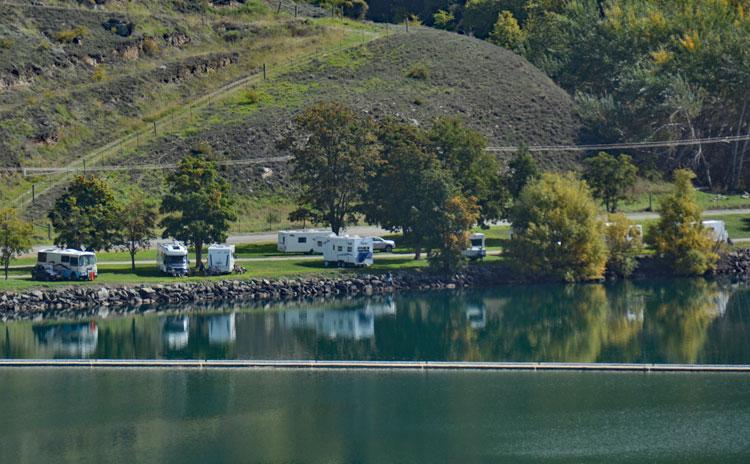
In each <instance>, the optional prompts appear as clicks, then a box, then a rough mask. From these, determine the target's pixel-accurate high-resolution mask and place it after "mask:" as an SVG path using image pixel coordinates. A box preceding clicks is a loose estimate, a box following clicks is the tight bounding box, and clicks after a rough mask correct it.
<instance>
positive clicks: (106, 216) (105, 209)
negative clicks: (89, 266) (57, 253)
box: [48, 176, 120, 250]
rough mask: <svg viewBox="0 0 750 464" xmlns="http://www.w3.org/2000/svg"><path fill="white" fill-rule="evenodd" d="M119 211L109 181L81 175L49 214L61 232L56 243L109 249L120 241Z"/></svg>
mask: <svg viewBox="0 0 750 464" xmlns="http://www.w3.org/2000/svg"><path fill="white" fill-rule="evenodd" d="M119 213H120V212H119V209H118V207H117V204H116V202H115V199H114V194H113V193H112V190H111V189H110V187H109V185H107V183H106V182H104V181H103V180H102V179H99V178H96V177H93V176H87V177H84V176H78V177H76V178H75V179H74V180H73V182H72V183H71V184H70V185H69V186H68V188H67V189H66V190H65V192H64V193H63V194H62V195H61V196H60V197H59V198H58V199H57V201H55V205H54V207H53V208H52V211H50V212H49V214H48V217H49V220H50V221H51V222H52V226H53V227H54V229H55V232H56V233H57V237H55V245H58V246H64V247H67V248H75V249H81V248H82V247H86V248H88V249H93V250H106V249H109V248H111V247H112V246H113V245H115V243H116V242H117V241H118V238H117V224H116V219H117V217H118V215H119Z"/></svg>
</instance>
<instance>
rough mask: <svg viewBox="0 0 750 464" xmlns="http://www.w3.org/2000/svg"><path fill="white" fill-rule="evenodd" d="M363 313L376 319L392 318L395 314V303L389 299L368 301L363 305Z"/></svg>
mask: <svg viewBox="0 0 750 464" xmlns="http://www.w3.org/2000/svg"><path fill="white" fill-rule="evenodd" d="M365 311H367V312H369V313H372V314H373V315H374V316H376V317H377V316H392V315H395V314H396V302H395V301H393V298H390V297H388V298H386V299H385V300H383V301H368V302H367V304H366V305H365Z"/></svg>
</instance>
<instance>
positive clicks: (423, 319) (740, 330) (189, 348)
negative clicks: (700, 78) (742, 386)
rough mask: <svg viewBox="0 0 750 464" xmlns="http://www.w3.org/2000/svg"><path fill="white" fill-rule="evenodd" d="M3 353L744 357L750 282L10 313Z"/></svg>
mask: <svg viewBox="0 0 750 464" xmlns="http://www.w3.org/2000/svg"><path fill="white" fill-rule="evenodd" d="M161 309H166V308H161ZM0 356H2V357H5V358H51V357H55V358H81V357H90V358H180V359H185V358H192V359H236V358H239V359H357V360H453V361H460V360H467V361H469V360H470V361H480V360H481V361H570V362H573V361H576V362H644V363H646V362H648V363H706V364H750V289H747V288H732V287H728V286H721V285H718V284H717V283H714V282H708V281H705V280H663V281H654V282H635V283H631V282H626V283H618V284H612V285H570V286H563V285H539V286H518V287H503V288H495V289H489V290H470V291H465V292H460V293H456V292H433V293H424V294H419V293H416V294H415V293H410V294H403V295H399V296H396V297H394V298H379V299H371V300H338V301H328V302H322V303H311V304H297V303H295V304H288V305H276V306H268V307H253V306H247V305H245V306H242V305H239V306H227V307H214V308H191V307H183V308H176V309H175V308H171V309H170V310H169V312H163V311H158V312H153V311H152V312H145V313H144V312H136V313H134V314H133V315H130V316H126V317H114V316H112V317H99V318H95V319H91V320H79V321H72V322H71V321H68V322H44V323H32V322H14V323H7V324H0Z"/></svg>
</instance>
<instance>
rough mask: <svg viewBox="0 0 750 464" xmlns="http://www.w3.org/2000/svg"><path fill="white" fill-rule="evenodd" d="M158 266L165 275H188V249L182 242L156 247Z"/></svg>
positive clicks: (162, 244) (161, 244)
mask: <svg viewBox="0 0 750 464" xmlns="http://www.w3.org/2000/svg"><path fill="white" fill-rule="evenodd" d="M156 264H157V266H158V267H159V270H160V271H161V272H163V273H165V274H169V275H171V276H175V277H179V276H185V275H187V273H188V269H189V265H190V262H189V261H188V249H187V247H186V246H185V245H183V244H182V243H180V242H177V241H174V242H169V243H160V244H159V245H157V247H156Z"/></svg>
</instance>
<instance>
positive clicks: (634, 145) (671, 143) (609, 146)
mask: <svg viewBox="0 0 750 464" xmlns="http://www.w3.org/2000/svg"><path fill="white" fill-rule="evenodd" d="M745 141H750V135H739V136H727V137H707V138H702V139H687V140H662V141H655V142H630V143H604V144H594V145H537V146H530V147H527V148H526V149H527V150H528V151H530V152H548V151H595V150H630V149H644V148H671V147H681V146H694V145H711V144H718V143H735V142H745ZM520 149H521V148H520V147H514V146H505V147H487V148H485V150H486V151H489V152H494V153H512V152H516V151H518V150H520ZM290 159H292V157H291V156H273V157H266V158H254V159H241V160H222V161H216V164H217V165H218V166H247V165H253V164H262V163H278V162H284V161H289V160H290ZM175 168H177V164H176V163H166V164H123V165H117V166H90V167H87V168H86V172H89V171H91V172H101V171H156V170H168V169H175ZM82 171H83V169H82V168H81V167H80V166H74V167H0V172H19V173H22V174H24V175H27V174H28V175H45V174H58V173H65V172H82Z"/></svg>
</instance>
